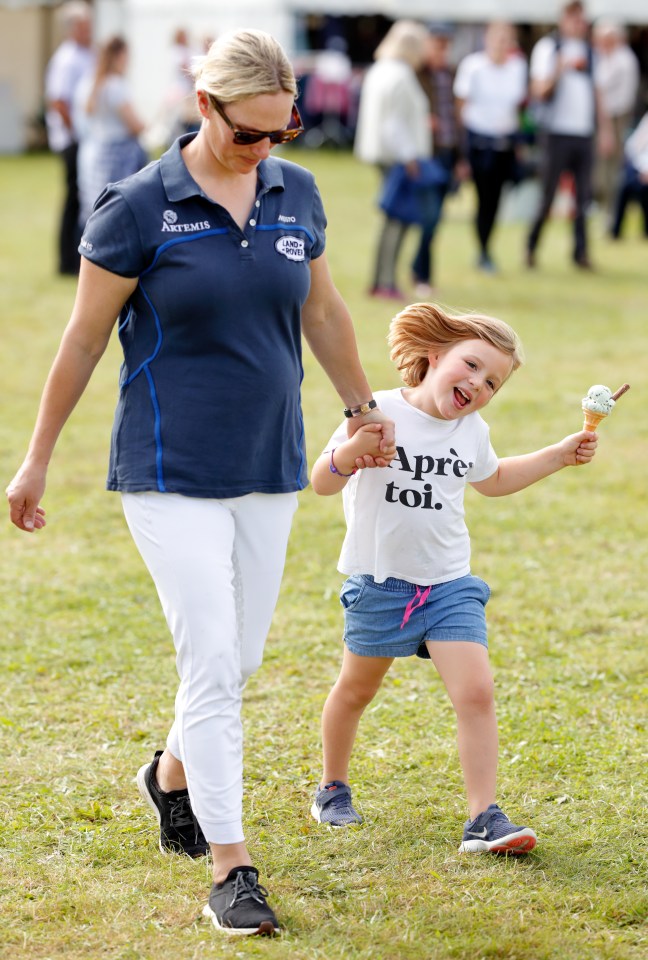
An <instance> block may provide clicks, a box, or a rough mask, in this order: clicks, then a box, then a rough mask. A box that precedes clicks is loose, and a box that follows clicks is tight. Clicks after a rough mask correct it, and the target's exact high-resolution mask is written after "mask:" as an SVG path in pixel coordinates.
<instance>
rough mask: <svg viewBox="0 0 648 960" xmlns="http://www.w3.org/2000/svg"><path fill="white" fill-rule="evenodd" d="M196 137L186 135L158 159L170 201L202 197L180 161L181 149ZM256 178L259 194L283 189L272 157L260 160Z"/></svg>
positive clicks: (280, 175) (181, 160) (281, 174)
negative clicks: (257, 179)
mask: <svg viewBox="0 0 648 960" xmlns="http://www.w3.org/2000/svg"><path fill="white" fill-rule="evenodd" d="M195 136H196V134H195V133H186V134H184V135H183V136H181V137H178V139H177V140H176V141H175V143H173V144H172V145H171V147H169V149H168V150H167V151H166V153H163V154H162V156H161V157H160V176H161V177H162V185H163V186H164V190H165V193H166V195H167V198H168V199H169V200H170V201H172V202H173V201H179V200H187V199H189V197H202V196H204V194H203V191H202V190H201V189H200V187H199V186H198V184H197V183H196V181H195V180H194V179H193V177H192V176H191V174H190V173H189V171H188V170H187V167H186V164H185V162H184V160H183V159H182V148H183V147H184V146H186V144H188V143H189V142H190V141H191V140H193V138H194V137H195ZM257 176H258V178H259V184H260V187H261V190H260V191H259V192H260V193H267V191H268V190H272V189H273V188H277V189H279V190H283V189H284V178H283V171H282V169H281V164H280V163H278V162H277V160H276V159H274V157H270V158H268V159H267V160H262V161H261V163H260V164H259V166H258V167H257Z"/></svg>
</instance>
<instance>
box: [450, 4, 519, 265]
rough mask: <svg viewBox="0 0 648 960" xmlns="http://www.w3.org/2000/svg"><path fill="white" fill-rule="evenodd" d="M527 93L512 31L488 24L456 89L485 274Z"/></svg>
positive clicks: (512, 169) (463, 66)
mask: <svg viewBox="0 0 648 960" xmlns="http://www.w3.org/2000/svg"><path fill="white" fill-rule="evenodd" d="M526 91H527V66H526V61H525V60H524V59H523V57H522V56H521V54H520V53H519V52H518V51H517V50H516V48H515V34H514V31H513V27H512V26H511V25H510V24H509V23H500V22H496V23H491V24H489V26H488V27H487V29H486V35H485V37H484V50H481V51H478V52H477V53H471V54H469V55H468V56H467V57H465V58H464V59H463V60H462V61H461V63H460V64H459V67H458V70H457V75H456V77H455V83H454V93H455V97H456V98H457V100H458V106H459V111H460V115H461V122H462V124H463V127H464V129H465V133H466V140H467V143H466V146H467V153H468V161H469V163H470V169H471V172H472V177H473V180H474V183H475V189H476V191H477V216H476V220H475V226H476V230H477V238H478V240H479V260H478V263H477V265H478V268H479V269H480V270H483V271H484V272H485V273H495V272H496V267H495V264H494V262H493V260H492V258H491V255H490V249H489V243H490V239H491V234H492V232H493V227H494V226H495V219H496V217H497V208H498V207H499V202H500V197H501V195H502V187H503V186H504V184H505V183H506V181H507V180H511V179H513V178H514V176H515V147H516V136H517V133H518V130H519V110H520V106H521V104H522V101H523V100H524V99H525V98H526Z"/></svg>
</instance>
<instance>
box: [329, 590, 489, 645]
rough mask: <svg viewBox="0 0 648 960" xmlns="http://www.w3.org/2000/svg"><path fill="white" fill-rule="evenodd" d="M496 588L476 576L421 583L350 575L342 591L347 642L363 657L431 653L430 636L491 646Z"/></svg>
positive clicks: (437, 638)
mask: <svg viewBox="0 0 648 960" xmlns="http://www.w3.org/2000/svg"><path fill="white" fill-rule="evenodd" d="M489 597H490V587H489V586H488V584H487V583H485V582H484V581H483V580H480V579H479V577H473V576H472V575H471V574H468V576H465V577H459V578H458V579H457V580H448V581H447V582H446V583H436V584H433V585H432V586H431V587H417V585H416V584H415V583H409V582H408V581H407V580H396V579H394V578H393V577H388V578H387V580H385V581H384V582H383V583H376V581H375V580H374V578H373V577H371V576H369V575H368V574H356V575H354V576H352V577H349V578H348V580H346V581H345V582H344V583H343V585H342V589H341V591H340V603H341V604H342V606H343V607H344V642H345V643H346V645H347V647H348V648H349V650H350V651H351V653H355V654H357V655H358V656H361V657H411V656H414V654H416V656H417V657H421V659H423V660H429V659H430V655H429V653H428V651H427V647H426V646H425V641H426V640H468V641H470V642H472V643H481V644H482V645H483V646H484V647H488V640H487V635H486V612H485V608H486V604H487V603H488V599H489Z"/></svg>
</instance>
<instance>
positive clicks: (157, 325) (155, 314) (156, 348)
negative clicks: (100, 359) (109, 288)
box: [122, 280, 162, 390]
mask: <svg viewBox="0 0 648 960" xmlns="http://www.w3.org/2000/svg"><path fill="white" fill-rule="evenodd" d="M140 290H141V291H142V293H143V295H144V298H145V300H146V302H147V303H148V305H149V307H150V308H151V313H152V314H153V318H154V320H155V329H156V330H157V342H156V344H155V346H154V347H153V353H152V354H151V356H150V357H147V358H146V360H143V361H142V362H141V363H140V365H139V367H138V368H137V370H135V371H134V372H133V373H131V375H130V377H128V379H127V380H124V382H123V383H122V390H123V389H124V387H127V386H128V384H129V383H132V382H133V380H134V379H135V377H137V376H139V374H140V373H141V372H142V370H145V369H146V367H148V365H149V363H152V362H153V361H154V360H155V358H156V357H157V355H158V353H159V352H160V347H161V346H162V324H161V323H160V318H159V316H158V312H157V310H156V309H155V307H154V306H153V302H152V300H151V298H150V297H149V295H148V293H147V292H146V290H145V289H144V287H143V286H142V281H141V280H140Z"/></svg>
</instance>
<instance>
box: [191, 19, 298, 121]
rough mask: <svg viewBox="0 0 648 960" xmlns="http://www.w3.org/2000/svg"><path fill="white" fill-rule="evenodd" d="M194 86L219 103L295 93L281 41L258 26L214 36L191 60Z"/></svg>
mask: <svg viewBox="0 0 648 960" xmlns="http://www.w3.org/2000/svg"><path fill="white" fill-rule="evenodd" d="M192 73H193V77H194V80H195V84H196V90H204V91H205V93H210V94H211V95H212V96H213V97H215V98H216V99H217V100H219V101H222V102H223V103H235V102H236V101H239V100H249V99H251V98H252V97H258V96H261V95H262V94H264V93H279V91H281V90H285V91H286V92H287V93H292V95H293V96H294V97H296V96H297V81H296V80H295V74H294V72H293V68H292V65H291V63H290V60H289V59H288V57H287V56H286V53H285V52H284V50H283V48H282V47H281V45H280V44H279V43H278V42H277V40H275V38H274V37H272V36H270V34H269V33H264V32H263V31H262V30H236V31H235V32H233V33H225V34H223V35H222V36H221V37H219V38H218V40H215V41H214V43H212V45H211V47H210V48H209V50H208V52H207V55H206V56H204V57H199V58H197V59H196V60H195V61H194V65H193V68H192Z"/></svg>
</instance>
